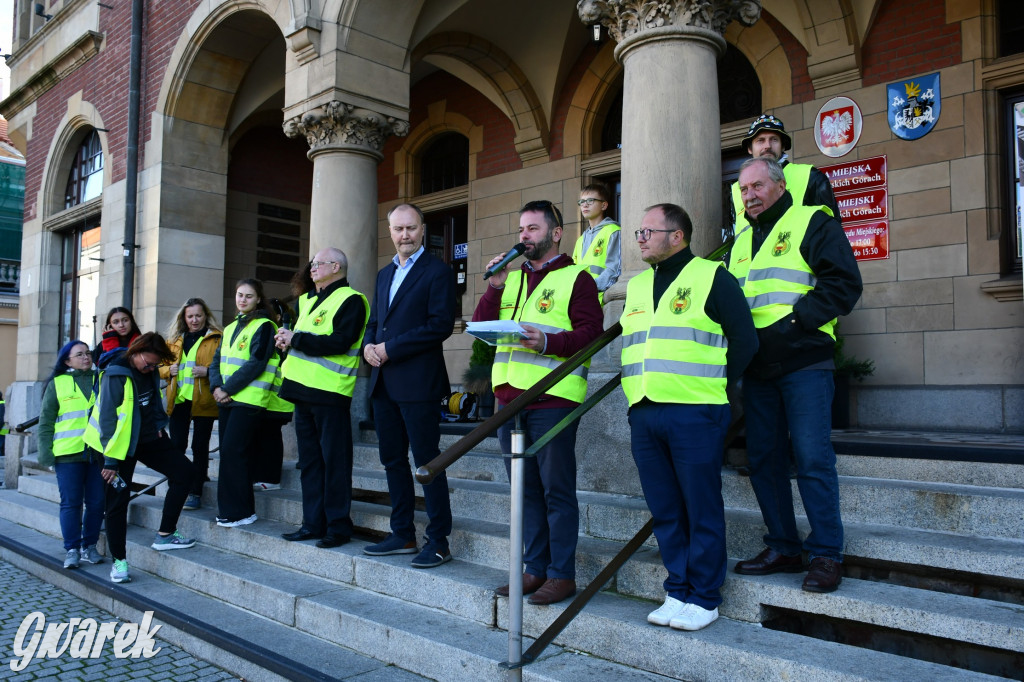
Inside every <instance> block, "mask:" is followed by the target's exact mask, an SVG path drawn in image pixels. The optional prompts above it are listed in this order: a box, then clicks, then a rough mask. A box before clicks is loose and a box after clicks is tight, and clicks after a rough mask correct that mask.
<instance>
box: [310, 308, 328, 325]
mask: <svg viewBox="0 0 1024 682" xmlns="http://www.w3.org/2000/svg"><path fill="white" fill-rule="evenodd" d="M326 319H327V311H326V310H321V311H320V314H319V315H317V316H316V317H314V318H313V326H314V327H319V326H320V325H322V324H323V323H324V320H326Z"/></svg>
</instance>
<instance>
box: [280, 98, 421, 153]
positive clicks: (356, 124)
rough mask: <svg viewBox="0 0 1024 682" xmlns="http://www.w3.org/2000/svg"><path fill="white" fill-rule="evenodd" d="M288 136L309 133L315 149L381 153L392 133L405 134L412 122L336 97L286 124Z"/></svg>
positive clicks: (307, 139)
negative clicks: (334, 148)
mask: <svg viewBox="0 0 1024 682" xmlns="http://www.w3.org/2000/svg"><path fill="white" fill-rule="evenodd" d="M282 128H283V129H284V134H285V135H287V136H288V137H299V136H305V138H306V142H307V143H308V144H309V148H310V150H311V151H312V152H316V151H318V150H321V149H324V148H327V147H339V148H344V147H349V148H352V147H354V148H356V149H358V150H361V151H366V152H371V153H373V154H375V155H378V156H379V155H380V150H381V149H382V148H383V147H384V141H385V140H387V138H388V136H389V135H397V136H399V137H404V136H405V135H407V134H408V132H409V122H408V121H403V120H401V119H397V118H394V117H393V116H384V115H383V114H378V113H377V112H375V111H370V110H369V109H361V108H359V107H357V106H355V105H353V104H345V103H344V102H339V101H338V100H332V101H330V102H328V103H327V104H324V105H322V106H319V107H316V108H315V109H313V110H311V111H307V112H306V113H305V114H302V115H301V116H294V117H292V118H290V119H288V120H286V121H285V122H284V124H283V125H282Z"/></svg>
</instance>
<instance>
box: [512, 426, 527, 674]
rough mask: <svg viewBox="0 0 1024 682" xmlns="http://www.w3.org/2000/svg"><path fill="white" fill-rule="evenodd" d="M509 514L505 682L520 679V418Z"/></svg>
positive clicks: (514, 436) (522, 448) (523, 438)
mask: <svg viewBox="0 0 1024 682" xmlns="http://www.w3.org/2000/svg"><path fill="white" fill-rule="evenodd" d="M511 451H512V452H511V455H510V456H511V457H512V462H511V465H512V466H511V475H510V476H509V478H510V483H511V485H512V493H511V497H512V499H511V514H510V519H509V533H508V666H509V669H508V680H509V682H520V681H521V680H522V679H523V668H522V661H523V497H524V492H523V487H524V482H525V480H526V479H525V475H524V466H525V463H524V461H523V453H524V452H525V451H526V434H524V433H523V430H522V425H521V422H520V417H519V415H518V414H517V415H516V425H515V428H514V429H513V430H512V447H511Z"/></svg>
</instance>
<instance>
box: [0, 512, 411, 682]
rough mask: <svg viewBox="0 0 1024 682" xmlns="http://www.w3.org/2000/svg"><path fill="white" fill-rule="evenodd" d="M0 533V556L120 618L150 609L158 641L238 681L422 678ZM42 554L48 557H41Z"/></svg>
mask: <svg viewBox="0 0 1024 682" xmlns="http://www.w3.org/2000/svg"><path fill="white" fill-rule="evenodd" d="M144 533H145V532H144ZM132 534H133V535H134V534H135V529H133V530H132ZM0 535H2V536H4V538H5V542H6V543H7V544H8V545H11V544H13V543H16V545H17V547H16V549H10V550H8V551H3V549H2V548H0V551H3V558H4V560H6V561H9V562H11V563H14V564H16V565H18V566H19V567H21V568H23V569H25V570H28V571H29V572H31V573H32V574H33V575H35V576H37V577H39V578H42V579H43V580H46V581H47V582H50V583H52V584H54V585H56V586H57V587H59V588H61V589H64V590H66V591H68V592H71V593H73V594H75V595H76V596H79V597H81V598H83V599H85V600H86V601H89V602H91V603H93V604H95V605H97V606H100V607H102V608H104V609H106V610H108V611H111V612H112V613H114V614H115V615H116V616H118V617H119V618H121V619H122V620H124V621H126V622H132V623H138V622H140V620H141V617H142V614H143V612H145V611H153V612H154V615H153V625H154V626H159V632H158V633H157V637H158V638H159V639H160V640H162V641H165V642H168V643H170V644H173V645H175V646H178V647H180V648H182V649H184V650H186V651H188V652H190V653H192V654H193V655H196V656H198V657H200V658H203V659H204V660H207V661H210V662H212V663H214V664H216V665H218V666H220V667H222V668H224V669H226V670H229V671H230V672H232V673H233V674H235V675H238V676H239V677H240V678H241V679H249V680H270V681H277V680H281V681H282V682H284V681H285V680H295V679H300V680H323V679H357V678H358V679H373V678H374V676H377V678H378V679H383V677H381V676H386V679H387V680H389V681H390V680H394V681H395V682H416V681H418V680H426V679H427V678H425V677H421V676H419V675H414V674H413V673H410V672H408V671H405V670H401V669H399V668H396V667H394V666H390V665H389V664H387V663H385V662H382V661H379V660H376V659H373V658H371V657H369V656H364V655H361V654H358V653H356V652H355V651H353V650H351V649H349V648H346V647H344V646H339V645H338V643H336V642H328V641H326V640H324V639H322V638H320V637H316V636H314V635H311V634H309V633H307V632H302V631H300V630H298V629H297V628H293V627H288V626H285V625H283V624H281V623H277V622H275V621H273V620H270V619H268V618H264V617H262V616H259V615H256V614H255V613H251V612H249V611H246V610H244V609H241V608H238V607H237V606H234V605H232V604H230V603H228V602H226V601H222V600H219V599H215V598H213V597H210V596H209V595H205V594H201V593H199V592H196V591H194V590H191V589H188V588H187V587H183V586H181V585H177V584H175V583H172V582H169V581H167V580H164V579H163V578H160V577H158V576H156V575H154V574H152V573H148V572H145V571H143V570H141V569H140V568H139V567H138V566H135V565H132V566H131V576H132V582H130V583H122V584H119V585H117V586H111V584H110V579H109V571H110V561H109V559H107V560H105V561H104V562H103V563H101V564H99V565H96V566H92V565H89V564H82V566H81V567H80V568H79V569H78V570H76V571H66V570H64V569H63V568H61V563H60V561H61V560H60V558H59V555H58V553H57V552H56V551H55V540H54V538H53V537H51V536H50V535H45V534H43V533H41V532H39V531H38V530H34V529H31V528H26V527H25V526H20V525H18V524H16V523H13V522H10V521H6V520H3V519H0ZM145 537H148V535H147V536H145ZM56 547H59V545H56ZM152 553H153V554H156V552H152ZM46 555H50V556H51V557H52V558H51V559H50V560H49V561H46V560H45V559H40V556H42V557H45V556H46Z"/></svg>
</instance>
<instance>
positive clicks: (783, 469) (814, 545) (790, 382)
mask: <svg viewBox="0 0 1024 682" xmlns="http://www.w3.org/2000/svg"><path fill="white" fill-rule="evenodd" d="M834 392H835V383H834V379H833V377H832V371H831V370H803V371H796V372H790V373H789V374H786V375H784V376H782V377H779V378H778V379H773V380H771V381H763V380H760V379H755V378H753V377H751V376H749V375H748V376H746V377H744V379H743V409H744V411H745V412H746V419H747V457H748V459H749V460H750V484H751V485H752V486H753V488H754V494H755V495H757V503H758V504H759V505H760V506H761V515H762V517H763V518H764V523H765V525H766V526H768V533H767V534H766V535H765V536H764V543H765V545H767V546H768V547H770V548H772V549H774V550H775V551H777V552H781V553H782V554H786V555H789V556H795V555H797V554H799V553H800V551H801V549H803V550H805V551H806V552H807V554H808V556H809V558H811V559H813V558H815V557H825V558H828V559H835V560H837V561H842V559H843V522H842V519H841V518H840V514H839V477H838V475H837V474H836V453H835V451H834V450H833V449H832V394H833V393H834ZM787 423H788V424H789V433H788V436H789V437H791V438H792V442H793V455H794V457H795V458H796V467H797V487H798V488H799V489H800V498H801V499H802V500H803V503H804V511H805V512H806V513H807V520H808V522H810V525H811V532H810V534H809V535H808V536H807V537H806V538H805V539H804V541H803V543H801V542H800V536H799V535H798V534H797V530H796V517H795V515H794V512H793V490H792V486H791V484H790V480H789V461H788V460H789V450H788V446H787V443H786V440H787V430H786V424H787Z"/></svg>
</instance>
